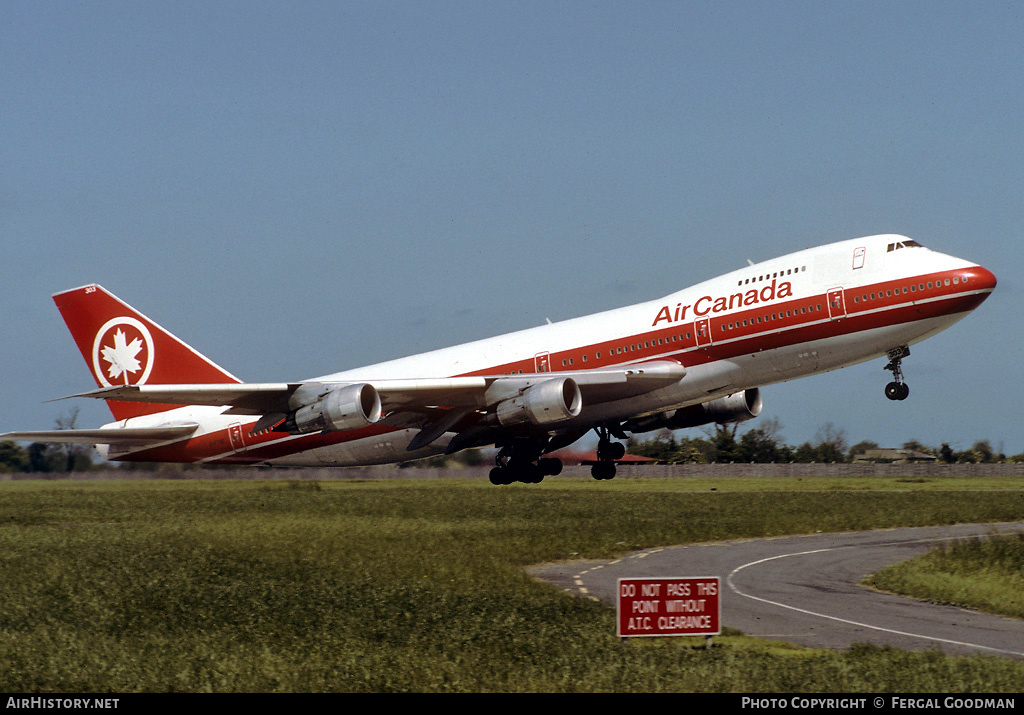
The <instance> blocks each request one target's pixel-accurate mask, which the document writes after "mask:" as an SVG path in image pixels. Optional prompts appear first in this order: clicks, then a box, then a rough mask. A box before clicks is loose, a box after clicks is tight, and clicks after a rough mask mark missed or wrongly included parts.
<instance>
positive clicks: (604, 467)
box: [590, 426, 626, 480]
mask: <svg viewBox="0 0 1024 715" xmlns="http://www.w3.org/2000/svg"><path fill="white" fill-rule="evenodd" d="M615 429H619V428H618V427H615ZM596 431H597V436H598V437H599V438H600V439H599V441H598V443H597V464H595V465H594V466H593V467H591V468H590V475H591V476H592V477H593V478H594V479H601V480H603V479H613V478H614V477H615V460H617V459H622V458H623V457H624V456H625V454H626V445H624V444H622V443H621V442H612V441H611V439H610V437H612V436H613V435H612V429H610V428H608V427H606V426H602V427H598V428H596ZM614 436H621V437H622V438H623V439H624V438H625V435H623V434H622V431H621V429H619V431H618V432H616V434H615V435H614Z"/></svg>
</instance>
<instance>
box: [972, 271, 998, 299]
mask: <svg viewBox="0 0 1024 715" xmlns="http://www.w3.org/2000/svg"><path fill="white" fill-rule="evenodd" d="M967 275H968V276H969V277H970V284H971V285H973V286H974V287H975V288H976V289H977V290H983V291H988V292H990V293H991V292H992V291H993V290H995V287H996V282H997V281H996V275H995V273H993V272H992V271H990V270H989V269H987V268H982V267H981V266H973V267H971V268H970V269H968V271H967Z"/></svg>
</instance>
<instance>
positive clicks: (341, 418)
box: [285, 385, 381, 434]
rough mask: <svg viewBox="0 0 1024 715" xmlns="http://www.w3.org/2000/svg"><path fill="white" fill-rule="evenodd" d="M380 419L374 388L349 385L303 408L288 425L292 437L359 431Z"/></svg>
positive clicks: (293, 416) (286, 423)
mask: <svg viewBox="0 0 1024 715" xmlns="http://www.w3.org/2000/svg"><path fill="white" fill-rule="evenodd" d="M380 417H381V405H380V395H379V394H378V393H377V390H375V389H374V387H373V386H372V385H346V386H345V387H341V388H338V389H337V390H331V391H330V392H328V393H327V394H326V395H324V396H323V397H321V398H320V399H319V400H317V401H316V402H313V403H312V404H309V405H305V406H303V407H300V408H299V409H297V410H296V411H295V413H294V414H292V415H290V416H289V417H288V419H287V421H286V422H285V428H286V429H287V430H288V432H290V433H292V434H306V433H309V432H321V431H323V432H336V431H340V430H350V429H359V428H360V427H367V426H369V425H372V424H373V423H375V422H377V421H378V420H379V419H380Z"/></svg>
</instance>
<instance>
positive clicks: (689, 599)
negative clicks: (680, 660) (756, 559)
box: [616, 576, 722, 643]
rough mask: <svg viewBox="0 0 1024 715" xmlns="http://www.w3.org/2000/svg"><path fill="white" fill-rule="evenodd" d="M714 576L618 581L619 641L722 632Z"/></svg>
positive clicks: (714, 634)
mask: <svg viewBox="0 0 1024 715" xmlns="http://www.w3.org/2000/svg"><path fill="white" fill-rule="evenodd" d="M720 593H721V589H720V588H719V579H718V577H717V576H687V577H678V578H620V579H619V582H618V602H617V609H616V612H617V613H616V615H617V618H616V621H617V622H618V635H619V637H620V638H623V639H625V638H643V637H653V636H707V637H708V642H709V643H710V640H711V636H717V635H720V634H721V632H722V628H721V620H722V608H721V601H720V599H719V594H720Z"/></svg>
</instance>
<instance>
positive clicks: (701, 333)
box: [693, 318, 711, 347]
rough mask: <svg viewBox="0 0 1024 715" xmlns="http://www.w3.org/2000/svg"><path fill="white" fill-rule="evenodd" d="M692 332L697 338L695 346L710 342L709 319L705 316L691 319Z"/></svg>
mask: <svg viewBox="0 0 1024 715" xmlns="http://www.w3.org/2000/svg"><path fill="white" fill-rule="evenodd" d="M693 334H694V337H695V338H696V340H697V347H703V346H706V345H710V344H711V321H709V320H708V319H707V318H700V319H698V320H695V321H693Z"/></svg>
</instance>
